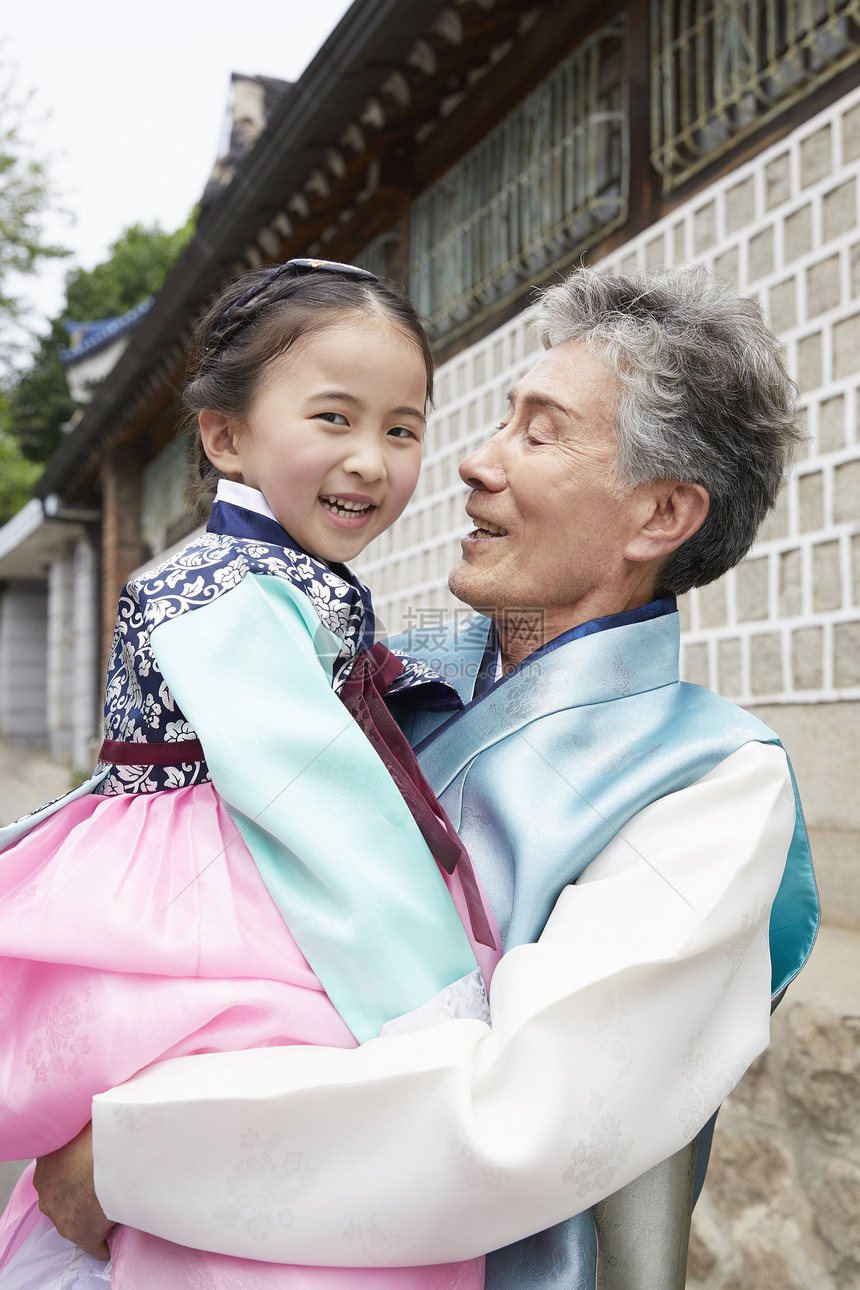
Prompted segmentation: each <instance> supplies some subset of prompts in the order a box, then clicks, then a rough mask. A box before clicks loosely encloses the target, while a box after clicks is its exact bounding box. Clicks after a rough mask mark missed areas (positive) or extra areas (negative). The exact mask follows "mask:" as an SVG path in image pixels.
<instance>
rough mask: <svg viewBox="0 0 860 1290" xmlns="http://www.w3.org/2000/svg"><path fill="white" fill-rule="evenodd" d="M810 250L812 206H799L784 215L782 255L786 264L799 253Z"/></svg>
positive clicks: (802, 253) (803, 253) (804, 253)
mask: <svg viewBox="0 0 860 1290" xmlns="http://www.w3.org/2000/svg"><path fill="white" fill-rule="evenodd" d="M811 250H812V206H811V205H809V204H807V205H806V206H801V208H800V210H798V211H794V213H793V214H791V215H788V216H786V219H785V223H784V225H783V241H782V255H783V260H784V261H785V263H786V264H791V262H792V260H796V259H797V258H798V256H800V255H806V254H807V253H808V252H809V251H811Z"/></svg>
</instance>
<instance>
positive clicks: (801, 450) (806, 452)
mask: <svg viewBox="0 0 860 1290" xmlns="http://www.w3.org/2000/svg"><path fill="white" fill-rule="evenodd" d="M797 429H798V432H799V433H800V436H801V438H800V442H799V444H798V445H797V460H798V461H803V459H804V458H805V457H811V456H812V435H811V433H810V430H809V407H808V405H807V404H801V406H800V407H799V408H798V409H797Z"/></svg>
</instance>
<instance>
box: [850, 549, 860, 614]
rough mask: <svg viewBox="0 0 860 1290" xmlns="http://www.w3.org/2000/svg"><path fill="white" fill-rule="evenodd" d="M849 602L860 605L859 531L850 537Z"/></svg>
mask: <svg viewBox="0 0 860 1290" xmlns="http://www.w3.org/2000/svg"><path fill="white" fill-rule="evenodd" d="M851 603H852V604H853V605H860V533H855V535H854V536H853V537H852V539H851Z"/></svg>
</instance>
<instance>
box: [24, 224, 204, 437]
mask: <svg viewBox="0 0 860 1290" xmlns="http://www.w3.org/2000/svg"><path fill="white" fill-rule="evenodd" d="M195 218H196V213H194V212H192V215H191V216H190V217H189V219H188V221H187V222H186V223H185V224H184V225H183V226H182V227H181V228H178V229H176V231H175V232H173V233H165V232H164V230H163V229H162V228H161V226H160V225H159V224H157V223H156V224H153V225H152V226H151V227H147V226H146V225H143V224H132V225H131V226H130V227H129V228H127V229H125V230H124V232H123V233H122V234H121V235H120V236H119V237H118V238H117V240H116V241H115V242H114V243H113V244H112V246H111V247H110V256H109V258H108V259H107V260H105V261H103V262H102V263H101V264H97V265H96V266H95V268H93V269H80V268H77V269H71V270H70V271H69V272H68V273H67V274H66V302H65V305H64V306H63V310H62V312H61V313H60V315H59V316H58V317H57V318H55V319H54V321H53V322H52V323H51V329H50V331H49V332H48V333H47V335H45V336H44V337H43V338H42V340H41V341H40V342H39V345H38V346H37V348H36V352H35V354H34V355H33V359H32V361H31V363H30V364H29V366H28V367H27V368H26V369H25V370H24V371H23V372H22V373H21V374H20V376H19V378H18V380H17V381H16V382H15V383H14V384H13V385H12V387H11V388H10V390H9V405H10V429H11V433H12V434H13V435H14V437H15V438H16V440H17V441H18V444H19V446H20V449H21V452H22V453H23V455H24V456H25V457H26V458H28V459H29V460H30V461H36V462H42V463H44V462H46V461H47V460H48V457H50V455H51V453H52V452H53V451H54V448H55V447H56V445H57V442H58V440H59V437H60V433H61V431H60V427H61V425H62V424H63V422H65V421H68V420H69V419H70V417H71V416H72V414H73V413H74V411H75V407H76V404H75V403H74V401H73V399H72V397H71V395H70V394H69V390H68V386H67V384H66V378H65V373H64V371H63V365H62V363H61V361H60V351H61V350H63V349H65V348H66V347H67V346H68V344H69V337H68V333H67V332H66V328H65V323H66V322H95V321H97V320H101V319H105V318H116V317H119V316H121V315H122V314H124V313H127V312H128V311H129V309H133V308H134V307H135V305H139V304H141V303H142V302H143V301H144V300H147V299H148V298H149V297H150V296H154V295H155V294H156V292H157V291H158V290H159V288H160V287H161V285H162V283H163V282H164V280H165V278H166V277H167V275H168V273H169V272H170V270H171V269H172V267H173V265H174V264H175V262H176V260H177V259H178V257H179V255H180V253H181V251H182V249H183V247H184V246H185V244H186V242H188V240H189V238H190V237H191V235H192V233H193V231H194V221H195Z"/></svg>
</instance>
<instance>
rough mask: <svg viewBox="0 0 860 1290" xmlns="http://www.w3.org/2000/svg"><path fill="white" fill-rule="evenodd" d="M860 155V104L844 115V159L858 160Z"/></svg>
mask: <svg viewBox="0 0 860 1290" xmlns="http://www.w3.org/2000/svg"><path fill="white" fill-rule="evenodd" d="M858 157H860V104H858V105H857V106H856V107H853V108H851V109H850V110H849V111H848V112H846V113H845V115H844V116H843V117H842V160H843V162H845V161H856V160H857V158H858Z"/></svg>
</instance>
